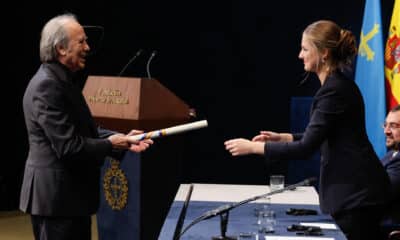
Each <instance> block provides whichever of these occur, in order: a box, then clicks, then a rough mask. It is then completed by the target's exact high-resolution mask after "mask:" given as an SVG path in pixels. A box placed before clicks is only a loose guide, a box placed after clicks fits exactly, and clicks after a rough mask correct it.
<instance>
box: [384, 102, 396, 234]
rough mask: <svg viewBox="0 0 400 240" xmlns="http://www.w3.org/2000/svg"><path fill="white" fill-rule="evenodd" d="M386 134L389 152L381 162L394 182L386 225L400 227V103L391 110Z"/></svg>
mask: <svg viewBox="0 0 400 240" xmlns="http://www.w3.org/2000/svg"><path fill="white" fill-rule="evenodd" d="M383 128H384V132H385V135H386V147H387V148H388V149H389V151H388V153H387V154H386V155H385V156H384V157H383V158H382V160H381V162H382V164H383V166H384V167H385V169H386V171H387V173H388V175H389V178H390V181H391V183H392V187H391V192H392V198H391V202H390V203H389V206H388V208H387V209H385V211H386V216H385V219H384V225H385V226H393V227H394V226H397V228H399V227H400V153H399V148H400V105H397V106H396V107H394V108H393V109H391V110H390V112H389V113H388V115H387V117H386V121H385V124H384V125H383Z"/></svg>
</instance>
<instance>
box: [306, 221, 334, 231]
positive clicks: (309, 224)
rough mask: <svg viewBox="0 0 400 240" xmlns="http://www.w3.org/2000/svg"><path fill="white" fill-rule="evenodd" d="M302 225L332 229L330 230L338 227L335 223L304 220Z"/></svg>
mask: <svg viewBox="0 0 400 240" xmlns="http://www.w3.org/2000/svg"><path fill="white" fill-rule="evenodd" d="M300 225H302V226H308V227H320V228H321V229H330V230H337V229H338V228H337V227H336V225H335V224H333V223H317V222H302V223H300Z"/></svg>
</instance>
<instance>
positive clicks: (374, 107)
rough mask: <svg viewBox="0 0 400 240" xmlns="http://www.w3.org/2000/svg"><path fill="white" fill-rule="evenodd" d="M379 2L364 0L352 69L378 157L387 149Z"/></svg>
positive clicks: (368, 132) (369, 134)
mask: <svg viewBox="0 0 400 240" xmlns="http://www.w3.org/2000/svg"><path fill="white" fill-rule="evenodd" d="M382 38H383V37H382V23H381V6H380V1H379V0H366V2H365V9H364V19H363V24H362V29H361V36H360V45H359V49H358V55H357V66H356V72H355V79H356V83H357V85H358V86H359V88H360V90H361V92H362V95H363V98H364V103H365V120H366V127H367V134H368V137H369V140H370V141H371V143H372V145H373V146H374V149H375V152H376V154H377V155H378V157H380V158H382V157H383V155H384V154H385V153H386V145H385V134H384V133H383V129H382V127H381V126H382V124H383V122H384V121H385V118H386V102H385V75H384V61H383V41H382Z"/></svg>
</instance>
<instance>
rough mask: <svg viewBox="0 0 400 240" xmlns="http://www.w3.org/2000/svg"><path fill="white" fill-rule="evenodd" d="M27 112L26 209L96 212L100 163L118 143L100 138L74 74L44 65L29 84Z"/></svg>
mask: <svg viewBox="0 0 400 240" xmlns="http://www.w3.org/2000/svg"><path fill="white" fill-rule="evenodd" d="M23 110H24V116H25V123H26V127H27V131H28V137H29V155H28V157H27V161H26V165H25V173H24V179H23V184H22V189H21V196H20V209H21V210H22V211H24V212H28V213H31V214H34V215H42V216H83V215H90V214H93V213H95V212H96V210H97V208H98V205H99V181H100V179H99V176H100V166H101V164H102V163H103V160H104V158H105V156H106V155H107V154H108V153H110V152H111V151H112V146H111V142H110V141H109V140H107V139H103V138H101V136H100V137H99V132H98V129H97V128H96V126H95V123H94V121H93V118H92V116H91V113H90V110H89V108H88V106H87V104H86V102H85V99H84V97H83V95H82V93H81V89H80V88H79V87H78V86H77V85H76V84H74V82H73V77H72V73H71V72H70V71H69V70H68V69H67V68H65V66H63V65H61V64H60V63H44V64H42V65H41V66H40V68H39V70H38V71H37V73H36V74H35V75H34V76H33V78H32V79H31V81H30V82H29V84H28V86H27V88H26V91H25V94H24V98H23ZM105 134H106V135H107V134H108V133H107V132H105ZM108 135H109V134H108Z"/></svg>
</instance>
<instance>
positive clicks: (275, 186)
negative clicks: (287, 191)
mask: <svg viewBox="0 0 400 240" xmlns="http://www.w3.org/2000/svg"><path fill="white" fill-rule="evenodd" d="M269 187H270V188H271V192H272V191H276V190H280V189H283V188H284V187H285V176H283V175H271V176H270V177H269Z"/></svg>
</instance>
